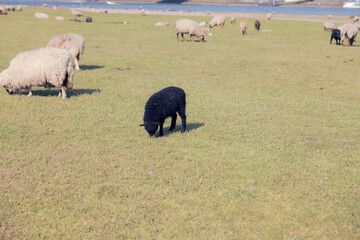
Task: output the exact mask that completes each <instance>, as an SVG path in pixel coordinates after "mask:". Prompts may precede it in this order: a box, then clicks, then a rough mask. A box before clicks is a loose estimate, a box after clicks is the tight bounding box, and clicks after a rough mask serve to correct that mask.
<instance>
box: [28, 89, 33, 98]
mask: <svg viewBox="0 0 360 240" xmlns="http://www.w3.org/2000/svg"><path fill="white" fill-rule="evenodd" d="M31 96H32V91H31V87H30V88H29V94H28V97H31Z"/></svg>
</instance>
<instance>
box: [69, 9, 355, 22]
mask: <svg viewBox="0 0 360 240" xmlns="http://www.w3.org/2000/svg"><path fill="white" fill-rule="evenodd" d="M76 10H80V11H83V12H89V13H104V12H105V11H107V14H130V15H141V14H142V13H141V12H140V10H129V9H105V8H103V9H94V8H76ZM142 15H161V16H179V17H180V16H187V17H213V16H215V15H224V16H225V17H236V18H250V19H261V20H267V14H266V13H240V12H195V11H192V12H186V11H161V10H147V11H145V13H143V14H142ZM271 20H283V21H304V22H321V23H325V22H329V21H330V22H333V23H345V22H348V21H349V16H343V15H333V16H332V18H331V19H329V18H328V16H327V15H326V16H325V15H296V14H273V17H272V19H271ZM271 20H270V21H271ZM267 21H268V20H267Z"/></svg>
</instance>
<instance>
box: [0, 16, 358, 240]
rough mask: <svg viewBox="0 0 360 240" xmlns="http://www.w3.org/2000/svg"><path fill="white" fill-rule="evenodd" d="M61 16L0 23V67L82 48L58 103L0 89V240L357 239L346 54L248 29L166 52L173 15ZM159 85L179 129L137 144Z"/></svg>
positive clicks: (307, 31)
mask: <svg viewBox="0 0 360 240" xmlns="http://www.w3.org/2000/svg"><path fill="white" fill-rule="evenodd" d="M39 10H40V11H44V12H46V13H48V14H49V15H50V18H51V19H49V20H39V19H35V18H34V17H33V14H34V12H35V11H39ZM59 15H61V16H64V17H65V18H66V19H67V20H69V19H70V18H73V17H72V16H71V12H70V11H68V10H57V11H54V10H44V9H24V10H23V12H15V13H11V14H10V15H9V16H0V32H1V38H0V53H1V58H0V71H2V70H3V69H5V68H7V67H8V65H9V62H10V61H11V59H12V58H13V57H14V56H15V55H16V54H17V53H19V52H23V51H27V50H32V49H36V48H40V47H44V46H46V45H47V43H48V41H49V39H50V38H52V37H53V36H56V35H60V34H64V33H78V34H81V35H83V36H84V37H85V39H86V48H85V53H84V58H83V60H81V61H80V68H81V69H83V70H82V71H80V72H75V76H74V90H73V91H68V96H69V98H68V99H66V100H61V99H59V98H57V96H56V95H57V90H56V89H52V90H46V89H44V88H37V89H35V90H34V91H33V96H32V97H30V98H29V97H27V96H26V94H27V93H26V91H23V92H22V93H21V94H18V95H14V96H11V95H8V94H7V93H6V91H5V90H4V89H2V90H1V91H0V209H1V210H0V239H43V238H46V239H81V238H83V239H172V238H174V239H281V238H283V239H358V238H359V237H360V210H359V201H360V178H359V176H360V170H359V169H360V168H359V167H360V166H359V156H360V153H359V147H360V142H359V141H360V139H359V129H360V123H359V116H360V108H359V102H360V81H359V75H360V69H359V61H360V60H359V53H360V52H359V45H358V44H357V43H355V46H354V47H347V46H336V45H335V44H333V45H329V40H330V33H329V32H324V31H323V30H322V24H321V23H310V22H291V21H273V20H272V21H265V20H262V21H261V28H262V29H269V30H272V32H255V30H254V29H253V27H252V26H253V22H254V20H255V19H248V22H249V26H250V28H249V30H248V35H247V36H241V32H240V27H239V24H236V25H235V24H234V25H230V24H229V23H226V24H225V26H224V29H219V28H215V29H213V36H212V37H207V36H206V37H205V40H206V43H200V42H195V43H189V42H179V43H178V42H177V41H176V34H175V32H174V30H173V25H174V23H175V21H176V20H177V19H179V17H171V16H139V15H105V14H95V13H88V14H86V16H91V17H92V18H93V20H94V21H95V23H91V24H89V23H73V22H69V21H65V22H57V21H55V20H54V17H55V16H59ZM192 19H194V20H197V21H203V20H207V21H208V22H209V20H210V17H198V18H192ZM122 20H126V21H127V22H128V23H129V24H127V25H122V24H120V22H121V21H122ZM159 21H168V22H169V23H170V27H155V26H154V23H156V22H159ZM239 22H240V21H239ZM187 38H188V37H187ZM167 86H178V87H181V88H183V89H184V90H185V92H186V94H187V122H188V130H189V131H188V132H186V133H184V134H181V133H180V128H181V127H180V122H181V121H180V119H178V124H177V127H176V129H175V132H174V133H169V132H168V127H169V125H170V121H169V120H167V121H166V123H165V126H164V127H165V128H164V135H165V136H164V137H161V138H156V139H150V138H149V137H148V135H147V133H146V131H145V130H144V129H143V128H141V127H139V126H138V125H139V124H141V123H142V117H143V112H144V106H145V103H146V101H147V99H148V98H149V97H150V96H151V95H152V94H153V93H155V92H157V91H159V90H161V89H162V88H164V87H167Z"/></svg>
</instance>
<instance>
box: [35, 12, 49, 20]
mask: <svg viewBox="0 0 360 240" xmlns="http://www.w3.org/2000/svg"><path fill="white" fill-rule="evenodd" d="M34 16H35V17H36V18H40V19H49V15H47V14H46V13H42V12H36V13H35V14H34Z"/></svg>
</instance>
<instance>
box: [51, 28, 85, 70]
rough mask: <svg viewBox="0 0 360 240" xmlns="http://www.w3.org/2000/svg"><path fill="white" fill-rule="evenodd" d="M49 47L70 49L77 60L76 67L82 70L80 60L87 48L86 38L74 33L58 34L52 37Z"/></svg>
mask: <svg viewBox="0 0 360 240" xmlns="http://www.w3.org/2000/svg"><path fill="white" fill-rule="evenodd" d="M48 47H50V48H63V49H66V50H68V51H69V52H70V53H71V54H72V55H73V58H74V60H75V69H76V70H77V71H79V70H80V68H79V61H80V60H81V58H82V56H83V54H84V50H85V38H84V37H83V36H81V35H79V34H74V33H69V34H64V35H60V36H56V37H53V38H52V39H50V41H49V44H48Z"/></svg>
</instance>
